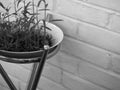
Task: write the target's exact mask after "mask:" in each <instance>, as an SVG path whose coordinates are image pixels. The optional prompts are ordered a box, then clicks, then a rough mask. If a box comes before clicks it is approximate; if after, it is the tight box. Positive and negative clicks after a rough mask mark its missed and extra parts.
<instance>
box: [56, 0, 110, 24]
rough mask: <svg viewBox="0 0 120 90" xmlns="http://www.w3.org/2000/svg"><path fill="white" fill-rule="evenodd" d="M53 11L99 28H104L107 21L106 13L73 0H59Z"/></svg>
mask: <svg viewBox="0 0 120 90" xmlns="http://www.w3.org/2000/svg"><path fill="white" fill-rule="evenodd" d="M55 11H56V12H57V13H60V14H62V15H65V16H69V17H72V18H74V19H77V20H82V21H85V22H89V23H92V24H95V25H99V26H105V25H106V23H107V19H108V13H107V12H104V11H102V10H99V9H96V8H92V7H89V6H86V5H83V4H82V3H78V2H74V1H73V0H59V2H58V4H57V8H56V10H55Z"/></svg>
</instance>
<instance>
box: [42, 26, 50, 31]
mask: <svg viewBox="0 0 120 90" xmlns="http://www.w3.org/2000/svg"><path fill="white" fill-rule="evenodd" d="M41 27H42V28H43V27H44V26H41ZM45 28H46V29H48V30H50V31H52V29H51V28H49V27H47V26H46V27H45Z"/></svg>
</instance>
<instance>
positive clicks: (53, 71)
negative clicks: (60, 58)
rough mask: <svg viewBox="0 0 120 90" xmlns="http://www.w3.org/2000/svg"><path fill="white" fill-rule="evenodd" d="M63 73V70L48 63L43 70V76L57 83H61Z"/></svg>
mask: <svg viewBox="0 0 120 90" xmlns="http://www.w3.org/2000/svg"><path fill="white" fill-rule="evenodd" d="M61 72H62V71H61V69H59V68H57V67H55V66H52V65H50V64H48V63H46V64H45V66H44V68H43V72H42V75H43V76H45V77H47V78H49V79H51V80H53V81H55V82H58V83H60V82H61Z"/></svg>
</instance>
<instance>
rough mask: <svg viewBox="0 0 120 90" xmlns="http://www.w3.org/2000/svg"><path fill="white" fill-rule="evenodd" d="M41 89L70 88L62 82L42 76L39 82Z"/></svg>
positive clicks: (62, 89) (56, 89) (59, 89)
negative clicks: (58, 82)
mask: <svg viewBox="0 0 120 90" xmlns="http://www.w3.org/2000/svg"><path fill="white" fill-rule="evenodd" d="M38 86H39V88H40V90H69V89H67V88H65V87H63V86H62V85H60V84H57V83H55V82H53V81H51V80H49V79H47V78H44V77H41V80H40V82H39V84H38Z"/></svg>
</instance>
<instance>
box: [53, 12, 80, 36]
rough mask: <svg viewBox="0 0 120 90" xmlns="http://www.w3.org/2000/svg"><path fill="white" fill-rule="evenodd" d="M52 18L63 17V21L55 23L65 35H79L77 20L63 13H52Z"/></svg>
mask: <svg viewBox="0 0 120 90" xmlns="http://www.w3.org/2000/svg"><path fill="white" fill-rule="evenodd" d="M52 19H62V20H63V21H59V22H54V24H55V25H57V26H58V27H60V28H61V29H62V31H63V33H64V34H65V35H69V36H72V37H75V36H76V35H77V28H78V25H77V22H76V21H75V20H72V19H71V18H67V17H64V16H62V15H55V14H52Z"/></svg>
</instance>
